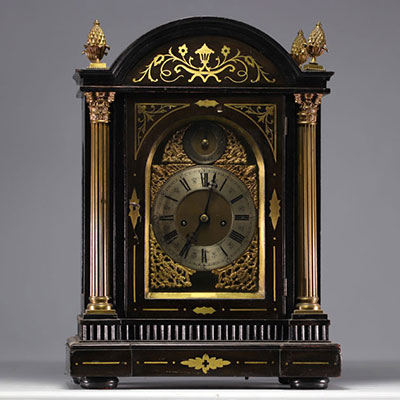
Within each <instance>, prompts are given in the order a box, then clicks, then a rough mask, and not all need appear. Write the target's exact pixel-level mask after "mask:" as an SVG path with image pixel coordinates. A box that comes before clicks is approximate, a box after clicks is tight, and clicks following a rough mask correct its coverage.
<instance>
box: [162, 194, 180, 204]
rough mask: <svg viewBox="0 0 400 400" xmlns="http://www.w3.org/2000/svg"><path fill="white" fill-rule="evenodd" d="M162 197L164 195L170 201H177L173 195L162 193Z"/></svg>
mask: <svg viewBox="0 0 400 400" xmlns="http://www.w3.org/2000/svg"><path fill="white" fill-rule="evenodd" d="M164 197H166V198H167V199H169V200H172V201H176V202H178V200H177V199H174V198H173V197H171V196H168V195H166V194H164Z"/></svg>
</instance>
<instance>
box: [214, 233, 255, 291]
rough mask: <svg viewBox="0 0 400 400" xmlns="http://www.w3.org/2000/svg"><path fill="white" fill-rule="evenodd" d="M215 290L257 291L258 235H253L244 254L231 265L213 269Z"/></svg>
mask: <svg viewBox="0 0 400 400" xmlns="http://www.w3.org/2000/svg"><path fill="white" fill-rule="evenodd" d="M212 273H213V274H214V275H217V277H218V283H217V284H216V285H215V288H216V289H226V290H235V291H236V290H237V291H249V292H253V291H256V290H258V235H254V238H253V241H252V242H251V244H250V246H249V247H248V249H247V250H246V251H245V253H244V254H243V255H242V256H240V257H239V258H238V259H237V260H236V261H235V262H233V263H232V264H230V265H228V266H226V267H222V268H218V269H214V270H213V271H212Z"/></svg>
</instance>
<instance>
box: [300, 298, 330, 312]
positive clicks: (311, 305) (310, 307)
mask: <svg viewBox="0 0 400 400" xmlns="http://www.w3.org/2000/svg"><path fill="white" fill-rule="evenodd" d="M297 299H298V301H299V302H298V303H297V304H296V310H294V311H293V313H294V314H323V311H322V310H321V306H320V305H319V298H318V297H298V298H297Z"/></svg>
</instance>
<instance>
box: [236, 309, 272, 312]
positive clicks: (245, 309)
mask: <svg viewBox="0 0 400 400" xmlns="http://www.w3.org/2000/svg"><path fill="white" fill-rule="evenodd" d="M229 311H232V312H234V311H268V309H267V308H230V309H229Z"/></svg>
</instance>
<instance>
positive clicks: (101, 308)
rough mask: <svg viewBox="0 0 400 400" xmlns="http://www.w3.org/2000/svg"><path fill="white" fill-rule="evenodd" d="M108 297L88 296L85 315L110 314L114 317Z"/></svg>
mask: <svg viewBox="0 0 400 400" xmlns="http://www.w3.org/2000/svg"><path fill="white" fill-rule="evenodd" d="M108 300H109V297H108V296H90V297H89V301H90V303H89V304H88V305H87V307H86V310H85V314H107V315H108V314H111V315H116V311H115V310H114V308H113V306H112V304H110V303H109V302H108Z"/></svg>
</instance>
